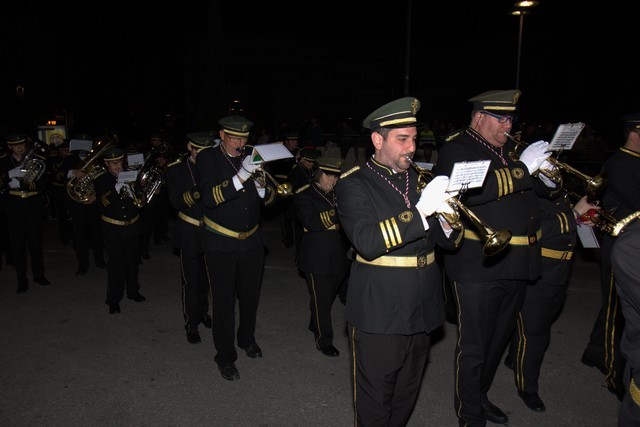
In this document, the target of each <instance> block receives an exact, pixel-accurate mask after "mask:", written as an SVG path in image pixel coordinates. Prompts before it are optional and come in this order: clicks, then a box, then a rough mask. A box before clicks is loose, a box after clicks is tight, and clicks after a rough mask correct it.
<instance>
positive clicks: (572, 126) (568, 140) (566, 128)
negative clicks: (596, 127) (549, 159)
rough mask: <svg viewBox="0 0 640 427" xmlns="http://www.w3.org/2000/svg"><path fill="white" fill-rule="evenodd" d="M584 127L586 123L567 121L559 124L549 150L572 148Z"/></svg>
mask: <svg viewBox="0 0 640 427" xmlns="http://www.w3.org/2000/svg"><path fill="white" fill-rule="evenodd" d="M582 129H584V123H565V124H562V125H560V126H558V129H557V130H556V133H555V135H553V139H552V140H551V142H550V143H549V148H547V151H563V150H571V148H572V147H573V144H575V143H576V140H577V139H578V136H579V135H580V132H582Z"/></svg>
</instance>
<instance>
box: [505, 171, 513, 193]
mask: <svg viewBox="0 0 640 427" xmlns="http://www.w3.org/2000/svg"><path fill="white" fill-rule="evenodd" d="M505 174H506V175H507V182H508V188H509V189H508V192H507V194H511V193H513V176H512V175H511V171H509V170H508V169H505Z"/></svg>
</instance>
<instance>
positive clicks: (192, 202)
mask: <svg viewBox="0 0 640 427" xmlns="http://www.w3.org/2000/svg"><path fill="white" fill-rule="evenodd" d="M198 174H199V172H198V169H197V167H196V164H195V162H194V161H192V160H191V159H190V158H189V157H188V155H187V156H186V157H184V158H180V159H179V160H178V161H176V162H174V163H171V164H170V165H169V166H168V167H167V173H166V179H167V188H168V190H169V200H170V201H171V206H173V208H174V209H175V210H176V211H177V213H178V217H177V218H176V220H175V222H174V230H173V246H174V247H176V248H181V249H190V250H194V251H201V250H202V241H201V240H202V237H203V236H202V233H203V231H204V226H203V221H202V216H203V215H204V209H203V207H202V203H200V201H199V200H197V195H199V190H198V180H199V175H198Z"/></svg>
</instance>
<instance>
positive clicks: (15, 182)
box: [9, 178, 20, 189]
mask: <svg viewBox="0 0 640 427" xmlns="http://www.w3.org/2000/svg"><path fill="white" fill-rule="evenodd" d="M9 187H10V188H14V189H15V188H20V181H18V180H17V179H16V178H11V181H9Z"/></svg>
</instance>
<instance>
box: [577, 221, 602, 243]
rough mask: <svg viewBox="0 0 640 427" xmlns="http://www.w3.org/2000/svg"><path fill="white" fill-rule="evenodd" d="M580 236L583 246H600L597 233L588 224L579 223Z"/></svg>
mask: <svg viewBox="0 0 640 427" xmlns="http://www.w3.org/2000/svg"><path fill="white" fill-rule="evenodd" d="M578 238H579V239H580V243H582V247H583V248H599V247H600V244H599V243H598V239H597V238H596V233H594V232H593V228H591V227H589V226H588V225H580V224H578Z"/></svg>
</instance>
